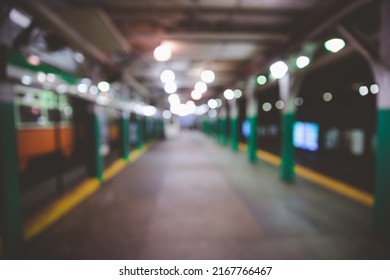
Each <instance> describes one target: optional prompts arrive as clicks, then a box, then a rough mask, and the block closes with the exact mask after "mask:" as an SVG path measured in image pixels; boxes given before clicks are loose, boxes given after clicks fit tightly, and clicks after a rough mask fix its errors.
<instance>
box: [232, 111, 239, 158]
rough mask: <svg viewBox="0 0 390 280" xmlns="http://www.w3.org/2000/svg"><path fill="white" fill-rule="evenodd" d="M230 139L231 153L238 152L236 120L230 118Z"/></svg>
mask: <svg viewBox="0 0 390 280" xmlns="http://www.w3.org/2000/svg"><path fill="white" fill-rule="evenodd" d="M230 123H231V128H230V137H231V144H232V145H231V146H232V149H233V151H235V152H236V151H238V118H237V117H236V118H232V119H231V120H230Z"/></svg>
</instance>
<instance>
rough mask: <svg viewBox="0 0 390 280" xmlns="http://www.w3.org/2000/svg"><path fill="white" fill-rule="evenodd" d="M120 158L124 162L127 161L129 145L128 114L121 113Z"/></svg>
mask: <svg viewBox="0 0 390 280" xmlns="http://www.w3.org/2000/svg"><path fill="white" fill-rule="evenodd" d="M120 146H121V157H122V158H123V159H124V160H126V161H127V160H128V159H129V153H130V145H129V114H128V113H127V112H123V113H122V118H121V144H120Z"/></svg>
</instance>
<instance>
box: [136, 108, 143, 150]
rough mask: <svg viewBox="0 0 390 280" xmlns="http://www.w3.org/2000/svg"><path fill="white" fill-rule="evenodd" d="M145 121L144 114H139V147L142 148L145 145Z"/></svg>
mask: <svg viewBox="0 0 390 280" xmlns="http://www.w3.org/2000/svg"><path fill="white" fill-rule="evenodd" d="M144 141H145V139H144V121H143V116H140V115H137V148H138V149H140V148H142V146H143V145H144Z"/></svg>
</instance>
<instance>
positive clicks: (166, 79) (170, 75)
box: [160, 70, 175, 84]
mask: <svg viewBox="0 0 390 280" xmlns="http://www.w3.org/2000/svg"><path fill="white" fill-rule="evenodd" d="M160 80H161V82H163V83H164V84H167V83H173V82H174V81H175V73H174V72H173V71H172V70H164V71H162V72H161V75H160Z"/></svg>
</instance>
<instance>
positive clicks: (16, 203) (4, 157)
mask: <svg viewBox="0 0 390 280" xmlns="http://www.w3.org/2000/svg"><path fill="white" fill-rule="evenodd" d="M3 51H4V52H3ZM1 53H2V54H0V55H6V49H5V48H2V52H1ZM3 66H4V65H3ZM16 133H17V129H16V122H15V107H14V104H13V92H12V87H11V85H9V84H7V83H6V82H4V80H3V79H2V81H0V135H1V137H0V155H1V157H0V202H1V210H0V213H1V214H2V217H1V220H0V221H1V222H2V224H1V226H0V229H1V230H2V233H1V235H2V238H3V241H2V243H3V245H2V246H3V250H4V255H5V257H7V256H10V255H12V254H13V252H15V250H16V249H17V248H18V247H19V245H21V244H22V243H23V225H22V215H21V208H22V207H21V195H20V188H19V173H18V150H17V142H18V141H17V134H16Z"/></svg>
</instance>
